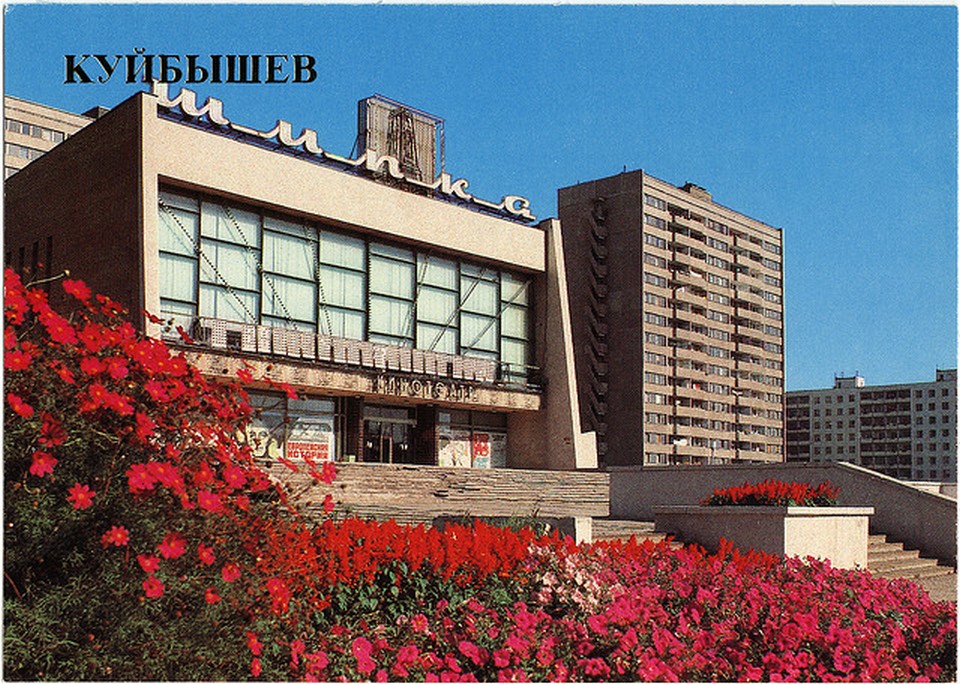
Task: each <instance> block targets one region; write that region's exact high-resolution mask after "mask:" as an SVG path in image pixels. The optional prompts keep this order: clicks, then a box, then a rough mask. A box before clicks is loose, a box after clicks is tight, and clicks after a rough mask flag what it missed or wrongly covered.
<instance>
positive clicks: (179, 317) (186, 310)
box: [160, 299, 197, 332]
mask: <svg viewBox="0 0 960 684" xmlns="http://www.w3.org/2000/svg"><path fill="white" fill-rule="evenodd" d="M196 315H197V305H196V304H185V303H183V302H172V301H170V300H169V299H161V300H160V317H161V318H163V319H164V320H166V319H173V326H174V329H176V327H177V326H180V327H181V328H183V329H184V330H185V331H187V332H190V326H191V324H192V323H193V319H194V317H196Z"/></svg>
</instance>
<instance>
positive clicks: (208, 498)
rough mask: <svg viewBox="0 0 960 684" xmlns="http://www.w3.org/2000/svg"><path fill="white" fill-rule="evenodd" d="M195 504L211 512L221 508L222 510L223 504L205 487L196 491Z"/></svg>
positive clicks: (217, 511) (216, 511)
mask: <svg viewBox="0 0 960 684" xmlns="http://www.w3.org/2000/svg"><path fill="white" fill-rule="evenodd" d="M197 505H199V506H200V508H202V509H203V510H205V511H210V512H211V513H219V512H220V511H221V510H223V504H222V503H221V502H220V497H219V496H217V495H216V494H214V493H213V492H210V491H207V490H206V489H201V490H200V491H199V492H197Z"/></svg>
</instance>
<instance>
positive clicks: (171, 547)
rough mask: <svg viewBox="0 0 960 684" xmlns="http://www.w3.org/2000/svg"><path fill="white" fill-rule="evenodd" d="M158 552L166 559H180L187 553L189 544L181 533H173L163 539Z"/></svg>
mask: <svg viewBox="0 0 960 684" xmlns="http://www.w3.org/2000/svg"><path fill="white" fill-rule="evenodd" d="M157 550H158V551H160V555H161V556H163V557H164V558H179V557H180V556H182V555H183V554H185V553H186V552H187V542H186V540H184V538H183V537H182V536H180V534H179V533H177V532H171V533H169V534H168V535H167V536H166V537H164V538H163V541H162V542H160V546H158V547H157Z"/></svg>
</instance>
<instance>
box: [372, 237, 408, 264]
mask: <svg viewBox="0 0 960 684" xmlns="http://www.w3.org/2000/svg"><path fill="white" fill-rule="evenodd" d="M370 254H378V255H380V256H385V257H390V258H391V259H399V260H400V261H411V262H412V261H413V252H412V251H411V250H409V249H404V248H402V247H391V246H389V245H382V244H380V243H378V242H371V243H370Z"/></svg>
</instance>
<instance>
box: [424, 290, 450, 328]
mask: <svg viewBox="0 0 960 684" xmlns="http://www.w3.org/2000/svg"><path fill="white" fill-rule="evenodd" d="M456 310H457V293H456V292H447V291H445V290H435V289H433V288H431V287H426V286H424V287H423V288H422V289H421V290H420V296H419V297H418V298H417V320H419V321H427V322H430V323H439V324H441V325H446V324H447V323H451V324H452V325H456V316H455V315H454V312H455V311H456Z"/></svg>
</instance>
